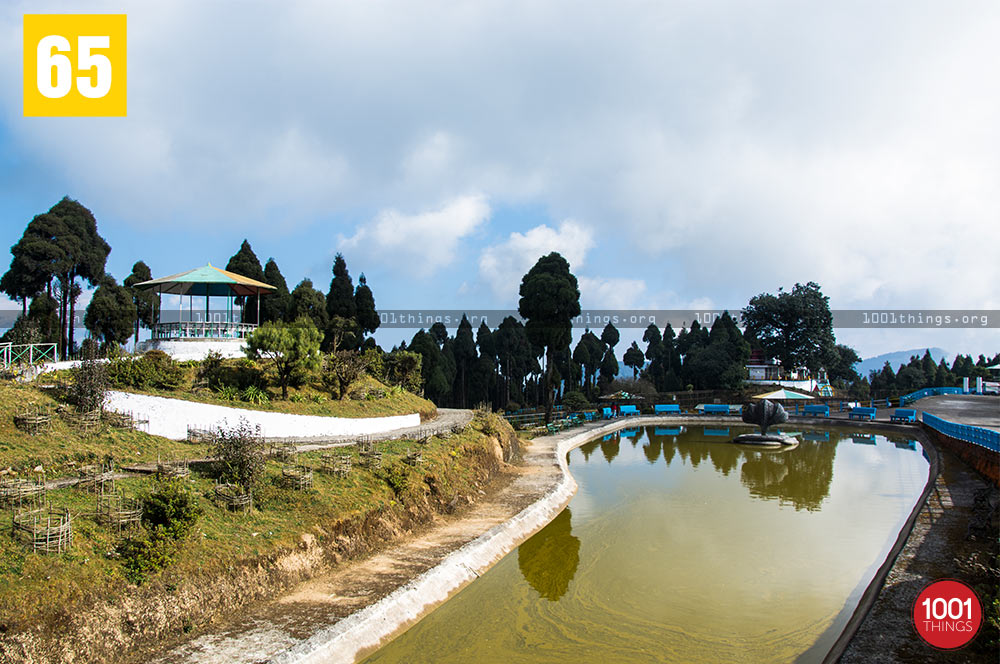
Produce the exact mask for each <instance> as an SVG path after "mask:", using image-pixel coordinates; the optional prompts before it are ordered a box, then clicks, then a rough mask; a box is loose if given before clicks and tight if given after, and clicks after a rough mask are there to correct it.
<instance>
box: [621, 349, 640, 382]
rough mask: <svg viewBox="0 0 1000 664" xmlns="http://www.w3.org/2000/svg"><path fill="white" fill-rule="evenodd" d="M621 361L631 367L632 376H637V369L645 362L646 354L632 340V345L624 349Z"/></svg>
mask: <svg viewBox="0 0 1000 664" xmlns="http://www.w3.org/2000/svg"><path fill="white" fill-rule="evenodd" d="M622 361H623V362H624V363H625V366H627V367H631V368H632V377H633V378H638V377H639V371H640V370H641V369H642V367H643V366H644V365H645V364H646V356H645V355H644V354H643V352H642V351H641V350H639V344H637V343H636V342H634V341H633V342H632V345H631V346H629V347H628V350H626V351H625V355H624V357H622Z"/></svg>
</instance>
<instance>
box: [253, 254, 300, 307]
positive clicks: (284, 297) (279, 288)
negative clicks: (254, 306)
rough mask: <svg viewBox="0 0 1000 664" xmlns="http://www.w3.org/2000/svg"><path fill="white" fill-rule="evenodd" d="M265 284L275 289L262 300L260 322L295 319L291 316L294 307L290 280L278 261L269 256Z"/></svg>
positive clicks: (265, 266)
mask: <svg viewBox="0 0 1000 664" xmlns="http://www.w3.org/2000/svg"><path fill="white" fill-rule="evenodd" d="M262 281H263V282H264V283H265V284H268V285H270V286H274V290H273V291H271V292H270V293H268V294H267V295H265V296H264V297H262V298H261V300H260V322H261V323H269V322H277V321H285V320H295V319H294V318H290V317H289V311H290V310H291V308H292V294H291V293H290V292H288V282H286V281H285V277H284V275H283V274H281V270H280V269H279V268H278V263H277V262H276V261H275V260H274V259H273V258H268V259H267V263H265V264H264V278H263V279H262Z"/></svg>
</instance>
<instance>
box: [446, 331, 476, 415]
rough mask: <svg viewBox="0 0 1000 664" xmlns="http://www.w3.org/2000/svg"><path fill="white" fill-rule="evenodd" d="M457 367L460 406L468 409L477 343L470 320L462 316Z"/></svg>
mask: <svg viewBox="0 0 1000 664" xmlns="http://www.w3.org/2000/svg"><path fill="white" fill-rule="evenodd" d="M453 353H454V355H455V365H456V369H457V374H456V376H455V380H456V387H457V388H458V389H457V390H453V391H452V392H453V393H455V392H457V397H458V404H459V407H460V408H467V407H468V403H467V401H466V397H467V395H468V390H469V384H468V374H469V370H470V367H471V366H472V364H473V363H474V362H475V361H476V359H477V357H476V342H475V340H474V339H473V337H472V324H471V323H469V319H468V318H466V317H465V315H464V314H463V315H462V321H461V322H460V323H459V324H458V331H457V332H456V333H455V346H454V350H453Z"/></svg>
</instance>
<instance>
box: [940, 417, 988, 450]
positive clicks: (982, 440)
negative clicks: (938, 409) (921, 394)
mask: <svg viewBox="0 0 1000 664" xmlns="http://www.w3.org/2000/svg"><path fill="white" fill-rule="evenodd" d="M922 417H923V421H924V424H926V425H927V426H929V427H930V428H932V429H934V430H935V431H940V432H941V433H943V434H944V435H946V436H951V437H952V438H957V439H958V440H964V441H966V442H967V443H972V444H973V445H979V446H980V447H985V448H986V449H988V450H993V451H994V452H1000V432H997V431H992V430H991V429H983V428H982V427H973V426H969V425H968V424H958V423H956V422H949V421H948V420H942V419H941V418H940V417H937V416H936V415H931V414H930V413H923V415H922Z"/></svg>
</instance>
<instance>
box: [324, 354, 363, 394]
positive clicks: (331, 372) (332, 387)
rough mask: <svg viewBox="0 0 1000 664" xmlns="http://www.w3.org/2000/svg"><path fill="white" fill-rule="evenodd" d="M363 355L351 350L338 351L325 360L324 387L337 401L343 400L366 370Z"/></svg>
mask: <svg viewBox="0 0 1000 664" xmlns="http://www.w3.org/2000/svg"><path fill="white" fill-rule="evenodd" d="M366 366H367V365H366V363H365V358H364V356H363V355H361V354H359V353H357V352H355V351H351V350H338V351H336V352H333V353H330V354H329V355H327V356H326V357H324V358H323V386H324V387H325V388H326V389H327V390H329V391H330V395H331V396H332V397H333V398H335V399H338V400H339V399H343V398H344V396H345V395H346V394H347V392H348V390H349V389H350V387H351V383H353V382H354V381H356V380H357V379H358V378H359V377H360V376H361V374H362V372H363V371H364V370H365V367H366Z"/></svg>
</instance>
